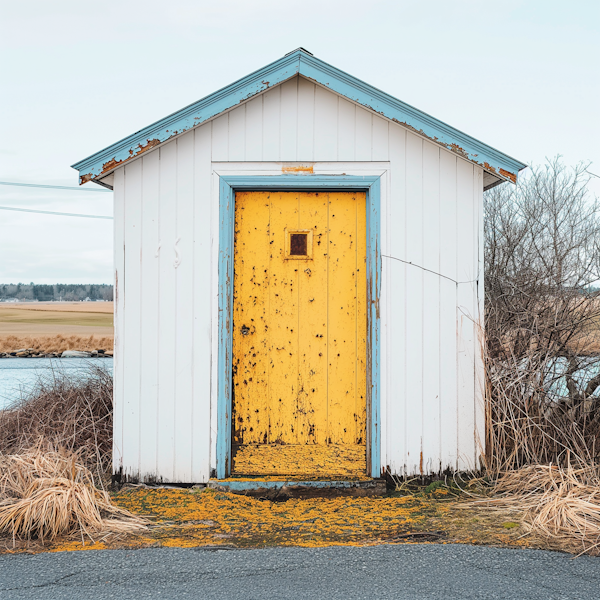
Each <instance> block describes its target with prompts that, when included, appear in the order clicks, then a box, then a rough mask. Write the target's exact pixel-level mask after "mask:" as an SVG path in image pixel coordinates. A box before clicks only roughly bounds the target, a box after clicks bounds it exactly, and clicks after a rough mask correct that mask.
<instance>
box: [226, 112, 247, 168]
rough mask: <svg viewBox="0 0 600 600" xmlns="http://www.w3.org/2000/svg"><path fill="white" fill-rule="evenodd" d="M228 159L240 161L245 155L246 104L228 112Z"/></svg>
mask: <svg viewBox="0 0 600 600" xmlns="http://www.w3.org/2000/svg"><path fill="white" fill-rule="evenodd" d="M228 144H229V160H230V161H236V160H237V161H242V160H244V158H245V156H246V105H245V104H242V105H241V106H238V107H237V108H234V109H233V110H232V111H231V112H230V113H229V142H228Z"/></svg>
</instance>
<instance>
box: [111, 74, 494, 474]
mask: <svg viewBox="0 0 600 600" xmlns="http://www.w3.org/2000/svg"><path fill="white" fill-rule="evenodd" d="M295 162H302V163H311V164H312V163H314V164H313V168H314V171H315V173H346V174H353V173H356V174H358V173H362V174H367V173H373V174H375V173H377V174H382V183H383V186H382V196H383V197H382V211H381V215H382V224H381V225H382V240H381V248H382V254H383V255H384V258H383V264H382V297H381V319H382V323H381V324H382V353H381V355H382V365H381V372H382V382H381V383H382V386H381V389H382V449H381V450H382V465H383V466H384V467H385V466H389V468H390V470H391V472H392V473H396V474H415V473H419V472H421V471H422V472H424V473H428V472H432V471H436V472H437V471H439V470H440V469H445V468H452V469H455V468H459V469H464V468H470V467H473V466H476V465H477V457H478V455H479V448H478V440H477V435H478V434H477V432H479V436H481V437H483V429H484V426H483V414H484V412H483V402H482V399H481V396H482V385H483V382H482V367H481V354H480V348H479V343H478V340H477V328H476V322H477V321H478V320H479V313H480V310H481V308H482V298H483V291H482V287H481V286H482V281H483V278H482V260H483V259H482V223H483V219H482V193H483V172H482V169H481V168H479V167H477V166H476V165H473V164H472V163H470V162H467V161H465V160H463V159H461V158H459V157H457V156H456V155H455V154H452V153H450V152H448V151H446V150H444V149H442V148H441V147H439V146H437V145H436V144H433V143H431V142H429V141H427V140H425V139H423V138H422V137H420V136H418V135H417V134H414V133H411V132H410V131H407V130H406V129H404V128H403V127H401V126H400V125H397V124H395V123H393V122H389V121H387V120H385V119H383V118H380V117H378V116H377V115H375V114H374V113H372V112H370V111H368V110H366V109H364V108H361V107H359V106H356V105H354V104H352V103H351V102H349V101H347V100H345V99H343V98H340V97H338V96H337V95H335V94H333V93H331V92H329V91H327V90H325V89H324V88H321V87H319V86H316V85H314V84H313V83H311V82H309V81H307V80H304V79H298V78H296V79H293V80H290V81H288V82H286V83H284V84H282V85H281V86H279V87H276V88H273V89H271V90H269V91H267V92H265V93H264V94H262V95H261V96H257V97H255V98H253V99H252V100H250V101H248V102H246V103H245V104H243V105H241V106H239V107H237V108H235V109H233V110H231V111H230V112H229V113H226V114H224V115H221V116H220V117H218V118H216V119H214V120H213V121H212V122H209V123H206V124H204V125H202V126H200V127H198V128H197V129H195V130H192V131H190V132H188V133H186V134H184V135H182V136H180V137H179V138H176V139H174V140H172V141H170V142H168V143H166V144H164V145H162V146H159V147H158V148H157V149H155V150H153V151H151V152H148V153H147V154H144V155H142V156H141V157H140V158H139V159H137V160H135V161H133V162H131V163H128V164H127V165H126V166H124V167H122V168H120V169H117V170H116V171H115V178H114V190H115V265H116V274H115V278H116V292H117V299H116V303H115V304H116V330H117V335H116V340H115V346H116V348H115V350H116V353H115V440H114V468H115V471H116V472H118V471H119V469H120V468H121V467H123V474H124V475H127V476H129V477H133V478H138V477H139V478H141V479H145V480H152V479H158V480H163V481H170V482H192V481H193V482H204V481H207V480H208V478H209V477H210V470H211V468H214V466H215V456H214V441H215V437H216V431H215V424H216V380H215V374H216V365H215V362H214V361H215V360H216V352H215V351H214V349H215V344H216V336H215V335H214V331H216V330H215V329H214V327H215V325H216V317H217V306H216V302H217V290H216V282H217V272H216V257H217V250H218V227H217V222H218V219H217V214H216V211H217V209H218V196H217V194H218V186H217V185H215V182H216V180H217V178H218V175H217V173H218V172H221V171H228V172H230V173H234V172H235V173H248V172H254V173H258V172H260V173H262V174H266V173H281V172H282V168H284V167H286V166H289V165H285V164H283V165H282V164H281V163H295ZM392 257H393V258H392ZM397 259H400V260H397ZM400 261H407V262H410V263H413V264H412V265H408V264H406V262H400ZM415 265H419V266H420V267H424V269H428V270H429V271H433V273H431V272H428V271H426V270H423V269H421V268H419V267H417V266H415ZM437 273H440V274H442V275H444V276H445V277H440V276H439V275H438V274H437ZM456 281H458V282H460V283H459V284H457V283H455V282H456ZM478 282H479V283H478ZM211 339H212V341H211ZM211 407H212V408H211ZM211 413H212V414H211ZM211 417H212V418H211ZM211 422H212V425H211ZM211 442H212V443H211Z"/></svg>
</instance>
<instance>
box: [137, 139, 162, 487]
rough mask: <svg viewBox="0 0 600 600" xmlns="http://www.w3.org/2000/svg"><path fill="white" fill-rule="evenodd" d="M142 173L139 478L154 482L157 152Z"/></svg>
mask: <svg viewBox="0 0 600 600" xmlns="http://www.w3.org/2000/svg"><path fill="white" fill-rule="evenodd" d="M142 160H143V172H142V193H143V195H142V255H141V259H142V281H141V297H142V306H141V322H142V330H141V337H140V363H141V365H142V378H141V384H140V397H141V406H140V475H141V477H142V478H143V479H150V480H152V479H155V478H156V476H157V472H156V442H157V438H156V435H157V414H158V359H157V348H158V322H159V312H158V289H159V280H158V257H157V256H156V252H157V249H158V244H159V237H158V190H159V151H158V150H155V151H154V152H149V153H148V154H145V155H144V157H143V159H142Z"/></svg>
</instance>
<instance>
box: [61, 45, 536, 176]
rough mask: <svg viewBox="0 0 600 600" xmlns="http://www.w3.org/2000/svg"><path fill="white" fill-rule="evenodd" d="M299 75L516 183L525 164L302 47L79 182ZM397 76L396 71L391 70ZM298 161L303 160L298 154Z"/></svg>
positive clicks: (125, 145)
mask: <svg viewBox="0 0 600 600" xmlns="http://www.w3.org/2000/svg"><path fill="white" fill-rule="evenodd" d="M296 75H301V76H302V77H305V78H307V79H310V80H312V81H314V82H315V83H317V84H319V85H321V86H323V87H325V88H328V89H330V90H332V91H333V92H335V93H337V94H340V95H341V96H344V97H345V98H348V99H349V100H352V101H353V102H356V103H358V104H360V105H361V106H364V107H365V108H367V109H369V110H372V111H374V112H376V113H377V114H380V115H382V116H383V117H386V118H387V119H390V120H392V121H394V122H396V123H398V124H400V125H402V126H404V127H407V128H409V129H411V130H413V131H415V132H417V133H418V134H420V135H423V136H425V137H426V138H428V139H429V140H431V141H433V142H435V143H438V144H440V145H442V146H443V147H445V148H447V149H448V150H451V151H452V152H455V153H457V154H458V155H460V156H462V157H463V158H466V159H467V160H470V161H471V162H474V163H476V164H478V165H479V166H481V167H483V168H484V169H485V170H486V171H489V172H490V173H493V174H494V175H495V176H496V177H498V178H499V179H503V180H507V181H512V182H515V181H516V178H517V174H518V172H519V171H520V170H522V169H524V168H525V167H526V166H527V165H525V164H524V163H522V162H520V161H518V160H516V159H514V158H512V157H510V156H508V155H507V154H504V153H502V152H500V151H498V150H496V149H494V148H492V147H491V146H488V145H487V144H484V143H483V142H480V141H479V140H476V139H475V138H473V137H471V136H469V135H467V134H466V133H463V132H462V131H459V130H458V129H455V128H454V127H451V126H450V125H447V124H446V123H443V122H442V121H440V120H438V119H435V118H434V117H432V116H430V115H428V114H427V113H424V112H422V111H420V110H418V109H416V108H414V107H413V106H410V105H409V104H406V103H405V102H402V101H401V100H398V99H397V98H394V97H393V96H390V95H389V94H386V93H385V92H382V91H381V90H378V89H377V88H375V87H373V86H371V85H369V84H367V83H365V82H363V81H361V80H360V79H357V78H356V77H352V75H349V74H348V73H345V72H344V71H340V70H339V69H336V68H335V67H333V66H332V65H329V64H327V63H326V62H324V61H322V60H320V59H318V58H315V57H314V56H312V55H311V54H309V53H307V52H305V51H303V50H302V49H298V50H295V51H294V52H291V53H290V54H288V55H286V56H284V57H283V58H280V59H279V60H276V61H275V62H273V63H271V64H269V65H267V66H266V67H263V68H262V69H259V70H258V71H255V72H254V73H251V74H250V75H247V76H246V77H244V78H242V79H239V80H238V81H236V82H234V83H232V84H231V85H229V86H227V87H225V88H223V89H220V90H218V91H217V92H215V93H213V94H211V95H209V96H206V97H205V98H202V99H201V100H198V101H197V102H194V103H193V104H190V105H189V106H186V107H185V108H182V109H181V110H179V111H177V112H174V113H172V114H171V115H169V116H167V117H165V118H164V119H161V120H160V121H156V122H155V123H153V124H152V125H149V126H148V127H145V128H143V129H141V130H140V131H138V132H136V133H134V134H133V135H130V136H128V137H126V138H124V139H122V140H120V141H118V142H116V143H115V144H112V145H111V146H108V147H107V148H105V149H104V150H100V151H99V152H96V153H95V154H92V155H91V156H88V157H87V158H84V159H83V160H80V161H79V162H77V163H75V164H74V165H72V166H73V168H74V169H77V170H78V171H79V181H80V183H86V182H87V181H90V180H93V179H96V178H98V177H99V176H104V175H107V174H108V173H110V172H111V171H113V170H114V169H115V168H117V167H119V166H121V165H122V164H123V163H125V162H127V161H128V160H131V159H133V158H135V157H137V156H139V155H140V154H142V153H144V152H146V151H148V150H151V149H152V148H155V147H156V146H158V145H159V144H162V143H163V142H166V141H167V140H169V139H171V138H173V137H175V136H177V135H180V134H182V133H184V132H186V131H189V130H190V129H192V128H194V127H196V126H198V125H201V124H202V123H204V122H206V121H208V120H209V119H212V118H213V117H215V116H217V115H219V114H221V113H223V112H225V111H226V110H229V109H231V108H233V107H234V106H236V105H238V104H240V103H242V102H245V101H246V100H248V99H249V98H252V97H253V96H255V95H257V94H260V93H262V92H264V91H266V90H268V89H269V88H272V87H274V86H276V85H279V84H280V83H283V82H284V81H286V80H287V79H290V78H292V77H295V76H296ZM392 75H393V74H392ZM299 160H303V159H302V157H299Z"/></svg>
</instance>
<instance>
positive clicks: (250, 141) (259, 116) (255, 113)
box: [245, 95, 263, 161]
mask: <svg viewBox="0 0 600 600" xmlns="http://www.w3.org/2000/svg"><path fill="white" fill-rule="evenodd" d="M245 106H246V160H254V161H259V160H262V159H263V158H262V148H263V97H262V95H260V96H257V97H256V98H252V100H250V101H249V102H246V105H245Z"/></svg>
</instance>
